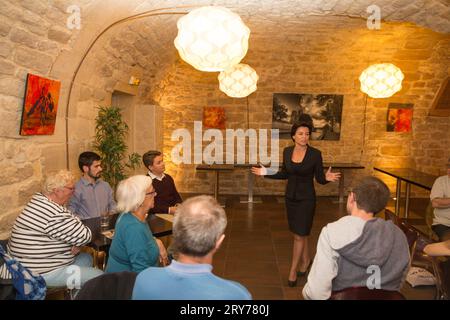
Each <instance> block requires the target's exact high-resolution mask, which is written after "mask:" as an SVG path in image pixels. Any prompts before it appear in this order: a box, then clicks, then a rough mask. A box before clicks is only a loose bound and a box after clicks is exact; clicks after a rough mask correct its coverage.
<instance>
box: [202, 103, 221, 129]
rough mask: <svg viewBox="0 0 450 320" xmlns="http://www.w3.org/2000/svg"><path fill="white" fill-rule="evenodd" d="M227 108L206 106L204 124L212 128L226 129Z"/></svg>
mask: <svg viewBox="0 0 450 320" xmlns="http://www.w3.org/2000/svg"><path fill="white" fill-rule="evenodd" d="M225 120H226V118H225V109H224V108H223V107H204V108H203V126H204V127H206V128H212V129H225Z"/></svg>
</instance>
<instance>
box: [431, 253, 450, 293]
mask: <svg viewBox="0 0 450 320" xmlns="http://www.w3.org/2000/svg"><path fill="white" fill-rule="evenodd" d="M431 259H432V260H431V261H432V264H433V271H434V272H433V273H434V276H435V278H436V299H440V300H448V299H450V259H448V260H447V261H441V259H440V258H439V257H431Z"/></svg>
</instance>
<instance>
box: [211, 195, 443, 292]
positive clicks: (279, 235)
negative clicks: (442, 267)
mask: <svg viewBox="0 0 450 320" xmlns="http://www.w3.org/2000/svg"><path fill="white" fill-rule="evenodd" d="M261 198H262V200H263V203H259V204H252V205H248V204H245V203H240V202H239V197H237V196H227V197H226V199H225V200H224V201H223V202H225V204H226V207H225V211H226V213H227V216H228V226H227V229H226V237H225V241H224V243H223V245H222V247H221V249H220V250H219V252H218V253H217V254H216V255H215V258H214V262H213V265H214V269H213V272H214V273H215V274H217V275H218V276H221V277H224V278H226V279H231V280H235V281H238V282H240V283H241V284H243V285H244V286H245V287H247V288H248V290H249V291H250V292H251V294H252V296H253V298H254V299H262V300H265V299H271V300H283V299H284V300H297V299H303V297H302V294H301V290H302V288H303V286H304V284H305V281H306V279H305V278H302V279H299V282H298V286H297V287H295V288H290V287H288V286H287V277H288V271H289V266H290V265H289V263H290V259H291V254H292V241H293V239H292V235H291V233H290V232H289V231H288V225H287V220H286V217H285V211H284V199H283V198H282V197H275V196H265V197H261ZM333 200H335V198H329V197H321V198H319V199H318V203H317V209H316V215H315V218H314V224H313V228H312V232H311V236H310V246H309V247H310V252H311V254H312V256H314V254H315V251H316V244H317V239H318V237H319V233H320V231H321V229H322V227H323V226H325V225H326V224H327V223H329V222H332V221H335V220H337V219H339V218H340V217H342V216H344V215H345V214H346V211H345V204H338V203H336V202H335V201H333ZM418 206H419V207H420V206H421V204H419V205H418ZM425 206H426V204H425ZM412 208H413V206H412ZM413 214H414V213H413ZM402 292H403V293H404V295H405V296H406V298H407V299H433V297H434V293H435V289H434V287H421V288H411V287H410V286H409V285H408V284H405V286H404V288H403V289H402Z"/></svg>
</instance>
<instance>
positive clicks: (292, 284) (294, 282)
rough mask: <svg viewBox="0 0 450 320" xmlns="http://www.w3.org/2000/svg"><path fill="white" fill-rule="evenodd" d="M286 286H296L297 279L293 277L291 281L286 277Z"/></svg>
mask: <svg viewBox="0 0 450 320" xmlns="http://www.w3.org/2000/svg"><path fill="white" fill-rule="evenodd" d="M288 286H289V287H291V288H293V287H296V286H297V279H295V280H294V281H291V280H289V279H288Z"/></svg>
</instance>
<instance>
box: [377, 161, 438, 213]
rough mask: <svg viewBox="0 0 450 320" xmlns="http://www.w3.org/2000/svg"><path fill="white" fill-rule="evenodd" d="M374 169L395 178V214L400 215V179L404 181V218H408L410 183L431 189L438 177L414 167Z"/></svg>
mask: <svg viewBox="0 0 450 320" xmlns="http://www.w3.org/2000/svg"><path fill="white" fill-rule="evenodd" d="M373 169H374V170H376V171H379V172H382V173H384V174H387V175H389V176H391V177H394V178H396V179H397V184H396V191H395V198H396V199H395V214H396V215H398V216H399V215H400V197H401V191H402V190H401V189H402V181H404V182H405V183H406V194H405V218H406V219H408V213H409V200H410V193H411V185H415V186H417V187H420V188H423V189H426V190H431V188H432V187H433V183H434V181H435V180H436V179H437V178H438V177H437V176H433V175H431V174H427V173H423V172H420V171H417V170H414V169H409V168H381V167H374V168H373Z"/></svg>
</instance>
